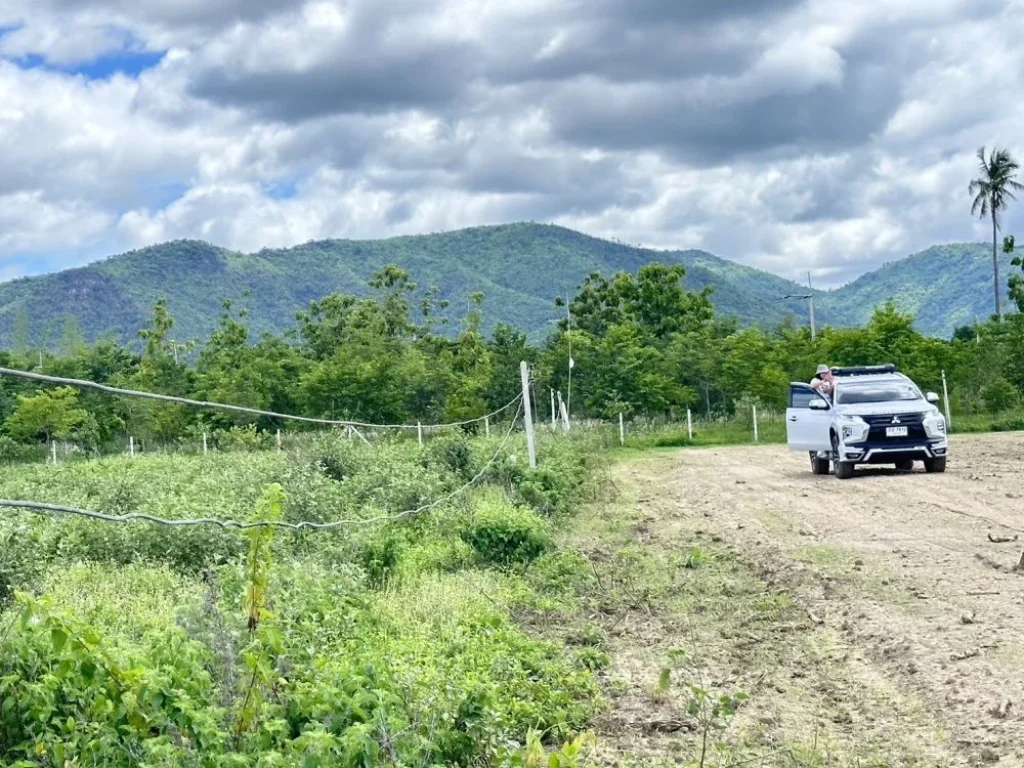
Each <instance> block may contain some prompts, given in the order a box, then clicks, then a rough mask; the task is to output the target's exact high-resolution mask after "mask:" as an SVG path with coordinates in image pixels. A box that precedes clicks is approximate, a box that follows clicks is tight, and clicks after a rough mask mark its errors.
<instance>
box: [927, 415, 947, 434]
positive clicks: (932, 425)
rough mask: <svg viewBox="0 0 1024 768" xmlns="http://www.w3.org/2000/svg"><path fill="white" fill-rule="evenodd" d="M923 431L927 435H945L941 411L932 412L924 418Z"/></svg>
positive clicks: (944, 423) (944, 420)
mask: <svg viewBox="0 0 1024 768" xmlns="http://www.w3.org/2000/svg"><path fill="white" fill-rule="evenodd" d="M924 431H925V434H926V435H928V437H945V436H946V419H945V418H944V417H943V416H942V414H941V413H933V414H932V415H930V416H926V417H925V420H924Z"/></svg>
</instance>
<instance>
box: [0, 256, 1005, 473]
mask: <svg viewBox="0 0 1024 768" xmlns="http://www.w3.org/2000/svg"><path fill="white" fill-rule="evenodd" d="M1008 242H1009V241H1008ZM683 279H684V270H683V268H682V267H681V266H679V265H663V264H649V265H646V266H643V267H641V268H640V269H639V270H638V271H637V273H636V274H631V273H627V272H620V273H617V274H615V275H613V276H610V277H605V276H602V275H601V274H600V273H592V274H591V275H590V276H588V277H587V279H586V280H585V281H584V282H583V284H582V285H581V287H580V289H579V291H578V293H577V294H576V295H575V296H574V297H573V298H572V299H571V301H570V304H569V306H568V319H563V320H561V321H560V322H559V323H558V324H557V325H556V327H555V328H554V329H553V330H552V332H551V334H550V335H549V336H548V338H547V339H546V340H545V341H544V342H543V343H541V344H532V343H530V342H529V339H528V337H527V335H526V334H525V333H524V332H522V331H518V330H516V329H514V328H512V327H509V326H506V325H503V324H502V325H498V326H497V328H496V329H495V331H494V332H493V333H492V334H491V335H490V336H487V335H485V334H484V331H483V317H484V314H485V310H486V307H487V306H488V304H487V300H486V298H485V297H483V296H481V295H479V294H476V295H474V296H473V297H472V300H471V302H470V304H469V308H468V311H467V312H466V313H465V315H464V317H463V318H462V319H461V321H460V322H459V323H458V327H457V329H456V328H450V329H447V328H444V327H443V326H442V323H441V321H440V320H439V316H438V310H439V308H438V306H437V305H438V303H439V302H438V301H437V300H436V297H435V296H434V295H432V294H427V295H426V296H420V294H419V293H418V289H417V286H416V284H415V283H414V282H413V281H412V280H411V279H410V277H409V275H408V274H407V273H405V272H404V271H403V270H400V269H398V268H396V267H386V268H384V269H382V270H380V271H379V272H377V273H376V274H375V275H374V276H373V277H372V278H371V284H370V286H369V287H368V290H369V294H368V295H367V296H364V297H359V296H355V295H344V294H333V295H330V296H327V297H325V298H323V299H320V300H317V301H313V302H311V304H310V306H309V309H308V310H307V311H305V312H302V313H299V315H298V324H299V329H298V333H297V334H296V336H295V337H288V336H272V335H263V336H261V337H260V338H258V339H254V338H253V337H252V332H251V330H250V326H249V316H248V313H247V311H246V310H245V309H244V308H243V309H238V308H236V306H235V305H234V304H233V303H232V302H229V301H228V302H224V304H223V306H222V311H221V316H220V321H219V324H218V326H217V328H216V329H215V330H214V332H213V333H212V334H211V336H210V337H209V339H207V340H206V341H205V342H204V343H203V345H202V346H201V349H200V351H199V352H198V353H196V352H192V353H191V354H183V353H182V351H181V350H180V347H179V344H178V342H176V341H175V338H174V335H175V331H176V319H175V318H174V317H172V315H171V313H170V310H169V307H168V305H167V303H166V302H164V301H163V300H160V301H158V302H157V303H156V304H155V306H154V309H153V314H152V317H151V318H150V320H149V322H148V324H147V325H146V327H145V328H143V329H142V330H141V331H140V333H139V336H140V343H141V351H139V352H132V351H130V350H129V349H128V348H127V347H124V346H121V345H119V344H117V343H116V342H113V341H100V342H97V343H95V344H92V345H86V344H82V343H78V344H67V345H65V347H66V349H67V350H68V351H67V354H64V355H50V354H44V353H42V352H41V351H37V350H30V349H29V350H23V351H21V352H18V351H10V352H0V362H3V364H4V365H6V366H8V367H15V368H34V369H37V370H40V371H42V372H44V373H48V374H53V375H57V376H64V377H71V378H79V379H88V380H93V381H98V382H101V383H107V384H111V385H114V386H119V387H125V388H129V389H138V390H145V391H152V392H159V393H164V394H169V395H177V396H184V397H190V398H193V399H199V400H207V401H214V402H226V403H232V404H236V405H242V406H247V407H250V408H255V409H262V410H267V411H273V412H277V413H292V414H299V415H304V416H309V417H315V418H323V419H352V420H357V421H362V422H372V423H384V424H394V423H404V424H415V423H416V422H418V421H419V422H422V423H424V424H430V423H447V422H453V421H462V420H465V419H470V418H473V417H476V416H480V415H482V414H484V413H487V412H490V411H494V410H497V409H499V408H501V407H502V406H504V405H506V404H507V403H509V402H510V401H511V400H512V399H513V398H514V397H516V396H517V395H518V393H519V391H520V381H519V370H518V368H519V363H520V361H521V360H526V361H528V362H529V363H530V365H531V368H532V372H533V379H534V405H535V407H536V409H537V416H538V417H539V418H540V420H541V421H546V420H547V418H548V413H547V411H548V409H549V407H550V403H551V400H552V397H551V395H552V394H553V393H554V392H560V393H562V395H563V397H564V399H566V400H567V401H568V400H569V394H570V393H569V368H568V365H567V363H568V360H569V353H570V347H571V350H572V358H573V363H574V368H573V369H572V371H573V378H572V393H571V395H572V398H571V410H572V416H573V417H589V418H598V419H604V420H617V418H618V416H619V414H620V413H621V414H623V415H624V417H625V418H626V419H627V420H629V421H638V422H640V421H642V422H650V421H655V422H658V421H660V422H665V421H667V422H670V423H672V422H674V423H676V424H679V423H682V422H684V421H685V413H686V410H687V409H689V410H690V411H691V412H692V413H693V415H694V416H695V417H697V418H699V419H700V420H701V421H702V423H703V424H710V423H713V422H719V423H721V422H723V420H725V421H729V422H730V424H731V426H730V427H729V429H731V430H733V432H734V433H735V435H737V436H738V435H741V434H742V435H744V436H749V435H750V433H751V429H750V426H751V425H749V424H748V423H746V421H747V420H748V419H749V415H750V413H751V409H752V408H753V407H757V408H758V410H759V413H760V414H761V416H762V421H763V423H764V424H765V426H766V429H765V430H764V432H763V439H766V440H771V439H779V438H781V435H782V434H783V432H782V431H781V425H776V427H777V428H776V427H772V426H771V425H772V415H773V414H774V413H778V412H779V411H781V410H783V409H784V408H785V406H786V396H787V389H788V383H789V382H790V381H794V380H807V379H809V378H810V376H811V374H812V371H813V370H814V368H815V366H816V365H817V364H818V363H819V362H822V361H825V362H828V363H830V364H833V365H855V364H870V363H877V362H879V361H891V362H893V363H896V364H897V365H898V366H899V367H900V368H901V370H904V371H905V372H906V373H908V374H909V375H910V376H911V377H912V378H913V379H914V380H915V381H917V382H918V383H919V384H920V385H921V386H922V387H923V388H925V389H927V390H932V391H936V392H940V391H941V390H942V383H943V382H942V373H943V371H944V372H945V374H946V380H947V384H948V387H949V391H950V399H951V409H952V411H953V413H954V414H955V415H956V423H959V422H960V419H961V418H963V417H971V416H973V415H979V416H982V415H983V416H984V417H985V418H986V419H988V420H989V423H990V424H993V425H997V424H1000V423H1008V424H1012V423H1016V422H1015V421H1014V419H1015V418H1016V417H1014V416H1013V414H1014V413H1016V412H1017V409H1018V408H1019V407H1020V405H1021V403H1022V398H1024V315H1020V314H1017V315H1012V316H1010V317H1009V318H1008V319H1007V320H1006V321H1005V322H996V321H990V322H988V323H983V324H982V323H976V324H974V325H972V326H962V327H960V328H959V329H958V330H957V331H956V333H955V334H954V337H953V338H952V339H951V340H950V341H941V340H939V339H934V338H929V337H926V336H924V335H922V334H920V333H919V332H918V331H917V330H915V328H914V327H913V318H912V317H911V316H910V315H908V314H905V313H902V312H900V311H899V310H898V309H897V308H896V307H895V305H894V303H893V302H887V303H885V304H884V305H883V306H881V307H880V308H878V309H876V310H875V312H874V314H873V315H872V317H871V318H870V319H869V321H868V322H867V323H866V324H865V325H864V326H863V327H859V328H842V329H840V328H832V327H825V328H823V329H821V331H820V332H819V333H818V335H817V337H816V338H815V339H814V340H812V339H811V338H810V333H809V330H808V329H807V328H804V327H799V326H797V325H796V324H795V323H793V322H792V321H789V322H784V323H781V324H779V325H778V326H776V327H774V328H771V329H767V330H762V329H758V328H750V327H748V328H740V327H738V325H737V323H736V322H735V320H733V319H726V318H722V317H721V316H720V315H718V314H717V313H716V312H715V310H714V307H713V305H712V303H711V296H712V295H713V294H712V292H711V291H710V290H709V289H705V290H702V291H700V292H696V291H690V290H687V289H686V288H685V287H684V282H683ZM555 309H556V311H558V312H562V311H564V310H563V309H557V308H555ZM72 331H73V329H72ZM446 331H449V332H446ZM40 363H41V365H40ZM0 422H2V424H3V432H4V434H3V435H0V460H2V459H4V458H6V459H8V460H18V459H21V458H24V457H25V456H26V451H29V452H31V451H32V450H33V449H35V450H39V451H41V450H42V449H43V448H44V447H45V445H46V444H47V443H49V442H50V441H53V440H57V441H61V442H62V443H65V444H71V445H74V446H76V447H77V448H78V449H80V450H81V452H82V454H83V455H87V454H88V453H92V452H96V451H99V452H101V453H102V452H105V451H107V450H108V449H114V450H117V451H123V450H125V448H126V443H127V438H128V436H129V435H130V436H131V437H133V438H134V439H135V441H136V443H137V444H138V446H139V448H140V449H145V448H146V446H149V447H152V446H154V445H163V446H168V447H174V446H178V447H181V448H189V449H191V450H193V451H194V450H197V449H198V448H199V447H200V445H201V440H202V435H203V434H204V433H205V434H206V435H207V438H208V441H209V443H210V444H211V445H212V446H213V447H218V446H219V447H222V448H226V447H247V448H259V447H261V446H266V445H267V444H268V443H269V442H270V439H269V437H268V435H270V434H272V433H273V432H274V431H275V430H283V431H284V432H285V434H289V433H290V432H293V431H301V430H303V429H304V425H303V424H301V423H298V424H297V423H295V422H286V421H282V420H279V419H275V418H271V417H260V418H255V417H252V416H250V415H248V414H244V413H242V414H240V413H230V412H224V411H216V410H205V411H200V410H196V409H188V408H185V407H182V406H176V405H167V404H164V403H155V402H152V401H145V400H138V399H131V398H116V397H110V396H107V395H105V394H100V393H96V392H93V391H87V390H86V391H82V392H78V391H76V390H72V389H68V388H53V387H50V388H42V389H41V388H39V387H38V386H37V385H35V384H34V383H31V382H29V381H26V380H22V379H14V378H10V377H5V378H4V379H2V380H0ZM480 427H481V425H480V424H479V423H478V424H476V425H475V426H472V425H471V426H470V427H469V428H470V429H479V428H480ZM773 430H774V431H773ZM631 431H632V430H631ZM699 431H700V433H701V434H700V436H699V437H698V438H697V439H698V440H705V439H710V438H709V433H708V430H707V429H706V428H704V427H702V428H701V429H700V430H699ZM663 438H664V439H667V440H669V441H670V442H671V441H673V440H674V439H673V438H672V437H671V436H668V437H665V436H663ZM686 438H687V440H689V435H688V434H687V436H686ZM721 439H725V440H728V439H730V438H729V436H728V435H726V434H724V433H723V434H722V437H721ZM674 441H675V442H678V440H677V439H675V440H674ZM452 458H453V460H464V457H463V459H459V457H457V456H453V457H452Z"/></svg>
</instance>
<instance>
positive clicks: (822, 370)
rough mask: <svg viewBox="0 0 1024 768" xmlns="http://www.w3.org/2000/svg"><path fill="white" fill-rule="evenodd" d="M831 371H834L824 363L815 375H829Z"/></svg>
mask: <svg viewBox="0 0 1024 768" xmlns="http://www.w3.org/2000/svg"><path fill="white" fill-rule="evenodd" d="M830 370H832V369H831V368H829V367H828V366H827V365H825V364H824V363H822V364H821V365H819V366H818V370H816V371H815V372H814V373H815V374H819V373H827V372H828V371H830Z"/></svg>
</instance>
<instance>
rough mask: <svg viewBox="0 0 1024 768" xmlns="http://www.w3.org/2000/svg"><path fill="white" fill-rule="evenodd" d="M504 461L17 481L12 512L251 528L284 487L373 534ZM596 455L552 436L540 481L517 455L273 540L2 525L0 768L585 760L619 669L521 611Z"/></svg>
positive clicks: (289, 454) (359, 448)
mask: <svg viewBox="0 0 1024 768" xmlns="http://www.w3.org/2000/svg"><path fill="white" fill-rule="evenodd" d="M455 443H459V444H461V445H462V446H463V448H461V449H459V450H454V449H453V446H454V445H455ZM496 444H497V438H495V439H490V440H488V439H482V438H476V439H468V438H465V437H461V436H457V435H448V436H445V437H437V438H435V439H433V440H430V441H428V442H427V443H426V445H425V446H423V447H420V446H419V445H418V444H417V443H416V441H409V440H404V441H397V442H385V443H382V444H380V445H375V446H373V447H372V448H369V447H366V446H364V445H362V444H361V443H353V442H348V441H345V440H330V439H327V438H320V439H317V440H313V441H311V442H308V443H307V444H304V445H302V446H299V447H296V448H294V449H292V450H286V451H281V452H278V451H264V452H237V453H227V454H217V455H212V454H211V455H210V456H207V457H203V456H186V455H166V456H148V457H139V458H137V459H135V460H132V459H128V458H125V457H110V458H104V459H99V460H94V461H81V462H69V463H67V464H61V465H58V466H56V467H53V466H43V465H20V466H14V467H10V468H8V469H7V471H6V472H5V473H4V474H3V475H2V476H0V496H3V497H7V498H11V497H14V498H24V499H34V500H43V501H53V502H60V503H65V504H72V505H77V506H83V507H86V508H90V509H95V510H98V511H103V512H109V513H114V514H124V513H128V512H133V511H145V512H149V513H153V514H156V515H159V516H164V517H169V518H185V517H198V516H204V517H216V518H232V519H237V520H247V519H253V516H254V515H255V514H256V512H255V510H256V508H257V505H258V503H259V501H260V498H261V496H263V494H264V489H265V488H268V487H270V486H272V485H273V484H277V485H278V486H280V488H281V489H283V492H284V496H285V502H284V505H283V507H282V508H281V509H280V510H279V512H280V514H281V515H282V516H283V517H284V519H286V520H290V521H293V522H294V521H297V520H317V521H324V520H331V519H338V518H357V519H358V518H360V517H368V516H376V515H380V514H393V513H395V512H399V511H402V510H405V509H408V508H410V507H412V506H418V505H421V504H423V503H424V502H426V501H431V500H433V499H436V498H439V497H441V496H443V495H444V494H446V493H448V492H450V491H452V490H453V489H455V488H457V487H459V486H461V485H462V484H463V483H464V482H465V479H466V477H468V476H472V475H474V474H476V472H477V471H478V470H479V468H480V467H482V466H483V464H484V462H485V460H486V459H487V458H488V457H489V456H490V455H491V454H492V453H493V451H494V449H495V447H496ZM591 448H592V441H591V442H588V441H587V440H586V439H583V438H577V439H572V440H565V439H550V438H548V437H547V436H544V437H543V438H542V439H541V441H540V445H539V448H538V452H539V456H540V462H541V465H540V467H539V468H538V469H536V470H530V469H529V468H528V467H527V465H526V464H527V462H526V455H525V445H524V444H523V441H522V440H521V439H518V440H515V441H513V443H512V444H511V445H510V447H509V448H508V451H507V453H506V454H504V455H503V456H502V457H501V459H500V460H499V461H498V462H497V463H496V464H495V465H494V466H493V467H492V468H491V469H490V471H489V473H488V475H487V476H486V480H485V481H484V482H483V483H482V485H481V487H478V488H475V489H471V490H470V491H469V492H467V493H465V494H463V495H461V496H459V497H457V498H455V499H453V500H452V501H451V502H449V503H446V504H444V505H442V506H440V507H438V508H437V509H434V510H432V511H431V512H430V513H429V514H424V515H421V516H414V517H408V518H404V519H402V520H400V521H397V522H393V523H388V524H379V525H372V526H355V527H351V528H345V529H342V530H338V531H332V532H326V533H289V532H286V531H278V532H276V533H275V534H274V535H273V536H272V538H270V539H266V538H264V537H265V536H266V532H265V530H264V531H261V529H254V531H253V532H252V533H248V534H243V533H238V532H235V531H221V530H220V529H217V528H211V527H202V528H166V527H162V526H157V525H153V524H149V523H132V524H119V525H114V524H109V523H102V522H98V521H91V520H85V519H81V518H61V517H51V516H40V515H33V514H30V513H27V512H18V511H14V510H5V511H4V513H3V515H2V516H0V764H3V765H11V766H19V768H20V766H29V765H47V766H48V765H54V766H64V765H70V764H76V765H93V764H97V765H108V766H122V765H123V766H128V765H139V764H145V765H152V766H203V767H204V768H205V766H277V765H281V766H285V765H287V766H291V765H304V766H328V765H379V764H385V763H387V764H396V765H453V766H460V765H464V766H468V765H490V764H507V763H508V762H509V761H514V760H516V759H518V758H517V755H518V754H519V753H520V752H521V751H522V750H523V749H526V745H527V743H528V741H530V740H531V739H533V738H534V736H535V735H536V734H538V733H541V734H543V735H544V739H545V742H546V743H548V744H550V745H557V744H559V743H561V742H563V741H570V742H571V741H572V740H573V738H574V735H575V733H576V732H578V731H582V730H584V729H585V728H586V727H587V726H588V724H589V722H590V720H591V718H592V717H593V715H594V714H595V713H597V712H598V711H600V709H601V707H602V705H603V704H602V702H603V699H602V696H601V695H600V692H599V689H598V686H597V683H596V679H595V670H597V669H599V668H600V667H601V666H602V664H603V663H605V662H604V659H603V657H602V656H601V654H600V652H596V651H595V652H587V653H583V654H581V653H579V652H578V650H577V649H573V648H565V647H563V646H562V645H561V644H560V643H554V642H551V641H549V640H547V639H544V638H542V637H538V636H535V635H534V634H532V633H529V632H527V631H524V628H523V627H522V626H521V624H520V622H519V620H518V617H517V613H516V612H517V610H518V606H521V605H522V604H523V603H524V602H534V603H539V602H542V601H543V600H544V599H546V598H545V597H544V596H543V595H539V594H536V593H535V589H534V587H533V586H531V584H530V582H529V581H528V580H527V578H526V575H527V574H528V573H529V570H530V567H531V566H530V564H531V563H534V562H538V561H539V560H545V559H546V560H551V559H552V558H557V556H558V551H557V549H556V548H555V545H554V541H553V533H554V532H556V531H557V530H559V529H560V528H561V527H562V526H563V525H564V524H565V523H566V521H568V520H569V519H571V514H572V510H573V509H574V508H575V507H576V506H578V504H579V503H580V502H581V501H582V499H584V498H585V497H586V496H587V494H588V493H590V490H589V489H590V488H591V473H590V463H591V459H590V458H589V456H590V455H591ZM267 510H270V511H267ZM272 512H273V508H272V507H267V508H266V510H265V511H264V512H262V513H260V514H261V515H264V514H271V513H272ZM268 548H269V549H268ZM268 552H269V554H267V553H268ZM253 601H256V602H253ZM261 605H262V607H261V608H260V607H259V606H261ZM254 606H256V607H255V608H254ZM257 608H258V610H257ZM253 611H256V613H253ZM253 616H256V617H257V618H256V619H255V622H254V620H253ZM19 617H20V619H21V620H19ZM537 748H538V747H537V745H536V744H534V745H533V746H532V747H531V749H533V750H534V751H536V749H537ZM553 748H555V747H553ZM567 749H568V747H567Z"/></svg>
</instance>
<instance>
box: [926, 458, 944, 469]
mask: <svg viewBox="0 0 1024 768" xmlns="http://www.w3.org/2000/svg"><path fill="white" fill-rule="evenodd" d="M924 471H925V472H945V471H946V457H945V456H936V457H935V458H934V459H925V461H924Z"/></svg>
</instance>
